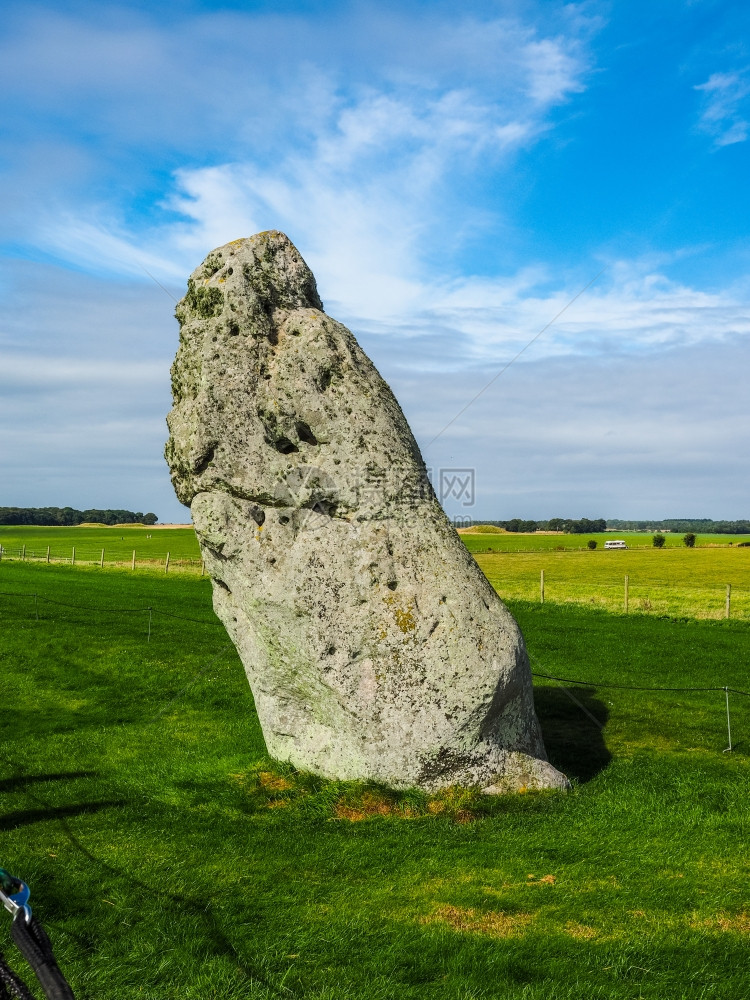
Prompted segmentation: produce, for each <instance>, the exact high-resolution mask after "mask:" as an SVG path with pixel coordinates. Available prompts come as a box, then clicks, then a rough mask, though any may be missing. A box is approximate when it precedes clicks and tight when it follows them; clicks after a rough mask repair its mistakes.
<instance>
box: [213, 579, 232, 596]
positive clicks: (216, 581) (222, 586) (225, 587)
mask: <svg viewBox="0 0 750 1000" xmlns="http://www.w3.org/2000/svg"><path fill="white" fill-rule="evenodd" d="M214 582H215V583H218V585H219V586H220V587H221V589H222V590H226V592H227V593H228V594H231V593H232V591H231V590H230V589H229V587H227V585H226V584H225V583H224V581H223V580H219V579H217V578H216V577H214Z"/></svg>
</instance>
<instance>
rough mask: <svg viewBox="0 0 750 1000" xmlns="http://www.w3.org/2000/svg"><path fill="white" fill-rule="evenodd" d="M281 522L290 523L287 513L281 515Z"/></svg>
mask: <svg viewBox="0 0 750 1000" xmlns="http://www.w3.org/2000/svg"><path fill="white" fill-rule="evenodd" d="M279 524H289V518H288V517H287V516H286V514H280V515H279Z"/></svg>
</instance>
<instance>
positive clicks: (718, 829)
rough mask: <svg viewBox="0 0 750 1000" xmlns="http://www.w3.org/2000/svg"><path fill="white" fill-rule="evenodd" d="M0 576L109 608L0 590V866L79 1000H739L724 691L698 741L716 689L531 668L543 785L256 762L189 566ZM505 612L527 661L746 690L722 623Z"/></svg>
mask: <svg viewBox="0 0 750 1000" xmlns="http://www.w3.org/2000/svg"><path fill="white" fill-rule="evenodd" d="M0 591H2V592H4V594H7V593H13V594H24V595H33V594H34V593H37V594H38V595H42V596H45V597H47V598H50V599H54V600H57V601H60V602H64V604H68V605H70V604H74V605H85V606H86V607H87V608H88V609H93V608H106V609H110V610H108V611H107V612H106V613H104V612H101V611H95V610H84V609H82V608H72V607H65V606H63V603H61V604H55V605H53V604H48V603H45V602H43V601H38V602H37V605H36V607H37V610H38V612H39V615H40V618H39V620H38V621H37V620H36V617H35V606H34V601H33V598H32V597H29V596H25V597H8V596H0V628H2V632H1V633H0V635H1V636H2V640H1V642H0V669H1V670H2V677H3V689H2V690H3V707H4V711H3V713H2V721H1V722H0V725H1V726H2V749H1V750H0V864H2V865H3V866H5V867H7V868H8V869H9V870H11V871H12V872H14V874H17V875H19V876H21V877H23V878H25V879H26V880H27V881H28V882H29V884H30V885H31V888H32V902H33V903H34V904H35V906H36V912H37V913H38V915H39V916H40V918H41V919H42V920H43V922H44V923H45V925H46V926H47V928H48V930H49V931H50V933H51V935H52V937H53V940H54V943H55V948H56V952H57V954H58V957H59V960H60V963H61V965H62V966H63V968H64V969H65V971H66V973H67V974H68V976H69V978H70V980H71V983H72V985H73V988H74V990H75V992H76V996H78V997H80V998H83V1000H86V998H91V1000H93V998H118V1000H121V998H122V1000H128V998H131V997H132V998H135V997H139V998H143V997H148V998H159V1000H161V998H165V1000H166V998H170V1000H171V998H177V997H180V998H181V997H185V998H201V1000H203V998H222V1000H224V998H228V1000H232V998H240V997H241V998H253V1000H254V998H263V1000H266V998H271V997H274V998H275V997H288V998H294V997H305V998H316V1000H323V998H330V1000H334V998H335V1000H359V998H363V1000H364V998H368V1000H369V998H389V1000H390V998H393V1000H402V998H407V1000H410V998H422V997H427V998H440V1000H443V998H445V1000H448V998H460V1000H473V998H490V997H491V998H495V997H497V998H500V997H503V998H513V1000H516V998H518V1000H521V998H523V1000H542V998H544V1000H568V998H569V1000H573V998H575V1000H580V998H583V997H585V998H587V1000H588V998H602V1000H604V998H607V1000H610V998H613V1000H625V998H628V1000H630V998H639V997H644V998H654V1000H656V998H659V1000H664V998H670V1000H671V998H674V1000H680V998H691V1000H698V998H701V1000H702V998H726V1000H730V998H731V1000H742V998H746V997H748V996H750V987H749V986H748V974H747V949H748V941H749V935H750V898H749V897H750V888H749V886H750V881H749V879H748V876H749V875H750V871H749V869H750V863H749V862H748V858H747V853H746V845H747V842H748V834H749V833H750V830H749V829H748V827H749V825H750V824H749V823H748V792H749V791H750V783H749V779H750V758H749V757H748V751H750V699H741V698H739V697H737V698H735V699H733V702H732V711H733V729H734V738H735V740H737V741H740V742H739V745H738V746H737V748H736V749H735V751H734V752H733V753H731V754H724V753H722V750H723V749H724V747H725V746H726V728H725V716H724V702H723V694H721V693H687V692H677V693H662V694H655V693H650V692H629V691H621V690H610V689H606V688H603V687H599V688H595V689H591V688H583V687H576V686H570V685H568V686H567V687H566V688H565V689H564V688H563V686H561V685H558V684H556V683H554V682H549V683H540V684H539V685H538V687H537V692H536V694H537V704H538V710H539V714H540V718H541V720H542V724H543V728H544V731H545V738H546V740H547V745H548V749H549V752H550V756H551V759H552V760H553V761H554V762H555V763H556V764H557V765H558V766H560V767H562V768H563V769H564V770H566V772H567V773H568V774H569V775H570V776H571V777H572V779H573V781H574V788H573V791H572V792H571V793H570V794H569V795H566V796H562V795H549V794H548V795H519V796H513V797H505V798H497V799H496V798H487V797H483V796H481V795H476V794H472V793H466V792H461V791H459V790H455V791H452V792H450V793H445V794H443V795H440V796H433V797H426V796H423V795H421V794H418V793H406V794H402V795H393V794H390V793H388V792H387V791H385V790H383V789H378V788H374V787H365V786H361V785H357V784H354V783H346V784H344V783H335V782H326V781H322V780H320V779H316V778H313V777H311V776H308V775H301V774H297V773H295V772H294V771H292V770H291V769H289V768H287V767H284V766H280V765H278V764H275V763H274V762H273V761H271V760H269V759H268V757H267V756H266V754H265V750H264V746H263V741H262V737H261V733H260V730H259V727H258V724H257V719H256V717H255V714H254V711H253V704H252V697H251V695H250V692H249V689H248V687H247V684H246V681H245V678H244V675H243V673H242V669H241V666H240V664H239V662H238V660H237V656H236V654H235V652H234V649H233V647H232V646H231V644H230V643H229V642H228V640H227V638H226V636H225V633H224V631H223V629H222V628H221V627H220V626H218V625H217V624H216V620H215V619H214V617H213V615H212V612H211V608H210V586H209V584H208V581H207V580H201V579H200V578H189V577H184V576H181V577H164V576H157V575H155V574H149V573H139V572H137V571H136V573H127V572H111V573H101V572H99V571H97V570H94V569H91V570H88V569H79V568H76V569H72V568H66V567H55V566H52V567H48V566H46V565H32V566H29V565H22V564H18V563H3V564H2V565H0ZM510 603H511V608H512V610H513V611H514V613H515V614H516V615H517V617H518V619H519V621H520V623H521V625H522V627H523V629H524V633H525V635H526V638H527V642H528V645H529V648H530V651H531V653H532V656H533V663H534V669H536V670H538V671H540V672H544V673H552V674H559V675H560V676H564V677H574V678H579V679H581V680H594V681H599V682H601V681H606V680H609V681H614V682H617V683H621V684H624V683H632V684H636V683H642V684H657V683H658V684H662V685H664V686H670V685H675V686H677V685H678V684H679V685H688V686H689V685H691V684H694V685H696V686H711V685H714V684H719V685H723V684H728V685H730V686H733V687H739V688H744V689H748V687H750V679H749V678H748V664H749V663H750V626H749V625H747V624H745V623H744V622H734V621H729V622H711V621H690V620H686V621H673V620H669V619H656V618H653V617H648V616H645V615H641V614H635V615H632V616H630V617H627V618H626V617H624V616H618V615H613V614H609V613H606V612H605V611H602V610H599V609H589V608H584V607H576V606H563V605H553V604H546V605H544V606H539V605H538V604H534V603H524V602H518V601H515V602H510ZM148 606H151V607H152V608H154V609H156V611H155V613H153V615H152V633H151V640H150V642H148V641H146V640H147V624H148V623H147V614H144V612H143V611H142V610H136V609H142V608H144V607H148ZM112 609H126V610H127V613H126V611H125V610H123V611H121V612H117V613H115V611H114V610H112ZM159 611H164V612H166V611H169V612H171V613H173V614H178V615H182V616H184V618H191V619H195V620H198V621H200V622H204V623H205V624H198V623H197V622H196V621H193V622H191V621H184V620H182V619H175V618H168V617H166V616H165V615H163V614H160V613H159ZM581 704H582V705H583V708H584V709H585V710H586V711H583V710H582V708H581ZM592 716H593V719H595V720H597V722H595V721H593V720H592ZM602 726H603V728H602ZM0 917H2V914H0ZM2 926H3V925H2V922H1V921H0V927H2ZM8 938H9V934H8V935H7V936H6V938H5V939H3V940H5V941H7V940H8ZM0 939H2V937H1V934H0ZM5 950H6V953H7V954H8V955H9V956H11V955H12V956H13V959H14V960H15V958H16V955H15V953H14V952H13V951H12V950H11V948H10V946H8V947H7V948H6V949H5ZM16 965H17V967H19V968H21V963H20V961H18V962H16Z"/></svg>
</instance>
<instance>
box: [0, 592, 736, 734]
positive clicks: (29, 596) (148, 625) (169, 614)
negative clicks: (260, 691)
mask: <svg viewBox="0 0 750 1000" xmlns="http://www.w3.org/2000/svg"><path fill="white" fill-rule="evenodd" d="M4 598H5V599H8V598H9V599H16V600H17V599H20V600H26V601H28V602H29V617H31V615H32V614H33V618H34V620H35V621H37V622H39V621H42V619H43V618H44V619H45V620H48V621H54V620H55V619H54V618H50V617H49V615H43V614H42V613H41V612H42V611H43V609H44V608H45V607H49V608H55V607H58V608H68V609H74V610H77V611H85V612H88V613H89V614H102V615H125V616H133V615H143V616H144V617H143V636H144V639H145V641H146V642H147V643H150V642H151V638H152V634H153V628H154V619H155V617H163V618H166V619H170V620H174V621H179V622H187V623H190V624H194V625H204V626H208V627H209V628H219V629H222V630H223V629H224V626H223V624H222V623H221V622H220V621H219V620H218V619H216V618H214V619H213V620H210V619H205V618H194V617H192V616H190V615H181V614H177V613H175V612H174V611H167V610H165V609H164V608H161V607H157V606H155V605H145V604H144V605H139V606H138V607H129V608H124V607H116V608H113V607H105V606H102V605H98V606H96V605H90V604H76V603H72V602H69V601H60V600H57V599H56V598H51V597H46V596H45V595H43V594H39V593H37V592H34V593H31V592H28V591H23V592H21V591H0V599H4ZM1 606H2V600H0V607H1ZM226 649H227V647H226V646H224V647H223V648H222V649H221V650H220V651H219V652H218V653H217V654H216V657H214V659H216V658H218V657H219V656H222V655H224V653H225V652H226ZM530 659H531V661H532V664H533V665H535V666H543V664H542V663H541V662H540V661H539V659H538V658H537V657H536V656H534V655H532V654H530ZM211 662H213V661H211ZM205 669H206V668H204V670H203V671H201V672H200V673H203V672H204V671H205ZM531 675H532V677H536V678H539V679H540V680H545V681H554V682H555V683H557V684H559V685H561V686H562V687H563V690H564V691H565V693H566V695H567V696H568V697H569V698H570V699H571V700H572V701H573V702H574V703H575V704H576V705H578V707H579V708H580V709H581V711H582V712H583V713H584V714H585V715H586V716H588V718H589V719H591V720H592V721H593V722H594V723H595V724H596V725H597V726H598V727H599V728H600V729H603V728H604V726H603V724H602V723H601V722H600V721H599V720H598V719H597V718H596V717H595V716H594V715H593V714H592V713H591V712H590V711H589V709H588V708H587V707H586V706H585V705H584V704H583V703H582V702H581V701H580V699H578V698H577V697H576V696H575V694H574V693H573V692H572V691H571V690H570V689H569V687H567V686H566V685H571V686H574V687H577V688H590V689H592V690H594V689H597V690H598V689H601V690H611V691H638V692H643V693H647V692H648V693H652V694H657V695H658V694H667V693H704V694H713V693H721V694H722V695H723V698H722V708H723V710H724V713H725V715H726V727H727V746H726V748H725V749H724V750H723V752H724V753H727V752H731V751H732V750H733V749H735V747H736V746H737V745H738V744H737V742H735V743H733V742H732V719H731V706H730V698H729V696H730V694H732V695H735V696H737V697H740V698H750V691H745V690H742V689H740V688H736V687H733V686H730V685H728V684H718V685H709V686H667V685H634V684H620V683H616V682H612V681H608V680H596V681H590V680H581V679H576V678H572V677H560V676H558V675H555V674H549V673H545V672H542V671H541V670H536V669H535V670H532V671H531ZM199 676H200V674H199ZM192 683H193V682H191V684H189V685H187V686H186V687H185V689H184V690H185V691H187V690H188V689H189V688H190V687H191V686H192ZM179 697H180V696H179V695H178V698H179ZM175 700H177V699H174V698H173V699H172V702H174V701H175ZM172 702H170V704H172Z"/></svg>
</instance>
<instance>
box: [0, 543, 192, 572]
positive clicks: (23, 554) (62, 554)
mask: <svg viewBox="0 0 750 1000" xmlns="http://www.w3.org/2000/svg"><path fill="white" fill-rule="evenodd" d="M3 560H4V561H6V562H34V563H50V564H51V563H56V564H58V565H60V564H65V565H67V566H99V567H101V568H102V569H104V568H105V566H106V567H107V568H109V569H112V568H119V569H130V570H136V569H149V570H158V571H163V572H165V573H169V572H175V571H177V572H181V571H182V572H188V573H197V574H198V575H200V576H203V575H204V574H205V572H206V567H205V563H204V562H203V559H201V557H200V556H198V557H193V556H184V555H178V556H173V555H172V553H171V552H169V551H168V552H161V553H158V554H145V555H144V553H143V551H141V552H140V554H139V552H138V550H137V549H132V550H127V551H123V550H122V549H117V550H115V551H114V552H113V551H111V550H107V549H106V548H103V549H98V548H92V547H91V546H81V547H79V546H72V547H71V548H69V549H65V550H61V549H56V550H55V551H53V550H52V546H49V545H48V546H46V547H44V546H42V547H35V548H31V547H30V546H26V545H16V546H3V545H0V561H3Z"/></svg>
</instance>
